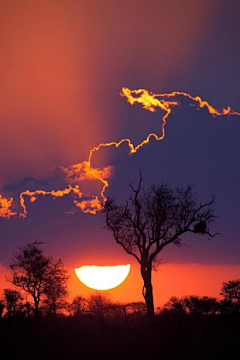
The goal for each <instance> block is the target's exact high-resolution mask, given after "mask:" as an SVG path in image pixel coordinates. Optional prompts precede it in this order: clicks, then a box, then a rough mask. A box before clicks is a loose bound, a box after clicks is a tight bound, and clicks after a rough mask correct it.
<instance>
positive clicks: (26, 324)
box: [0, 242, 240, 360]
mask: <svg viewBox="0 0 240 360" xmlns="http://www.w3.org/2000/svg"><path fill="white" fill-rule="evenodd" d="M10 271H11V276H10V278H9V279H8V280H9V281H10V284H11V286H12V288H6V289H4V290H3V293H2V295H1V296H0V338H1V341H2V344H3V346H4V347H5V348H6V349H8V358H10V359H19V357H23V358H24V359H32V358H33V357H34V359H37V360H38V359H43V358H44V359H79V357H81V358H83V359H113V358H114V359H115V358H116V359H146V358H147V359H159V358H160V357H161V358H164V359H167V360H168V359H169V360H170V359H192V358H193V357H194V358H195V359H199V360H200V359H202V358H203V356H205V354H206V353H207V354H208V355H209V356H212V358H216V359H222V358H226V357H228V356H230V355H231V353H235V352H236V351H239V336H240V334H239V320H240V278H239V279H232V280H229V281H227V282H224V283H223V284H222V287H221V289H220V293H219V297H218V298H213V297H208V296H201V297H200V296H196V295H191V296H185V297H182V298H177V297H175V296H173V297H171V298H170V299H169V301H168V302H167V303H166V304H165V305H164V306H162V307H161V308H158V309H157V310H156V311H155V317H154V318H153V319H149V316H148V312H147V305H146V303H145V302H129V303H124V304H123V303H119V302H114V301H112V300H111V299H110V297H109V296H108V295H106V293H105V292H100V291H98V292H95V293H92V294H91V295H90V296H89V297H87V298H85V297H83V296H81V295H78V296H76V297H74V298H72V299H70V298H69V296H68V289H67V286H68V274H67V270H66V267H65V266H64V263H63V261H62V260H61V259H59V260H54V259H53V258H52V257H48V256H46V255H45V254H44V252H43V249H42V247H41V243H39V242H34V243H30V244H27V245H26V246H24V247H22V248H20V249H19V252H17V253H15V254H14V258H13V261H12V263H11V265H10ZM196 349H197V351H196ZM79 354H80V355H81V356H80V355H79Z"/></svg>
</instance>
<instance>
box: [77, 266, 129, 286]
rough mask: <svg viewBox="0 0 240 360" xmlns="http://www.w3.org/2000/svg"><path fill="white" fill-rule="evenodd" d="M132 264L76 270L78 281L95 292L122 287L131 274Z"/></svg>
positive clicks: (88, 267) (83, 267)
mask: <svg viewBox="0 0 240 360" xmlns="http://www.w3.org/2000/svg"><path fill="white" fill-rule="evenodd" d="M130 267H131V266H130V264H127V265H115V266H96V265H84V266H81V267H80V268H76V269H75V273H76V275H77V277H78V279H79V280H80V281H81V282H82V283H83V284H84V285H86V286H87V287H89V288H91V289H94V290H110V289H113V288H116V287H117V286H119V285H121V284H122V283H123V281H124V280H125V279H126V278H127V276H128V274H129V272H130Z"/></svg>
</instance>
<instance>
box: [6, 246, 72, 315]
mask: <svg viewBox="0 0 240 360" xmlns="http://www.w3.org/2000/svg"><path fill="white" fill-rule="evenodd" d="M40 245H41V243H39V242H37V241H36V242H34V243H30V244H27V245H26V246H24V247H21V248H20V249H19V252H18V253H16V254H14V259H13V261H12V263H11V265H10V269H11V277H10V278H9V279H8V281H10V282H11V283H12V284H13V285H14V286H16V287H17V288H20V289H21V290H23V291H24V292H25V293H26V294H27V295H30V296H31V298H32V300H33V309H34V313H35V315H38V314H39V305H40V303H41V302H42V301H43V300H45V305H46V302H47V303H48V305H49V307H51V309H52V308H54V310H53V312H55V311H56V309H57V307H59V305H60V302H61V300H62V298H63V297H65V295H66V282H67V279H68V277H67V274H66V270H65V269H64V266H63V263H62V261H61V260H58V261H54V260H53V259H52V257H50V256H45V255H44V253H43V249H42V248H41V247H40Z"/></svg>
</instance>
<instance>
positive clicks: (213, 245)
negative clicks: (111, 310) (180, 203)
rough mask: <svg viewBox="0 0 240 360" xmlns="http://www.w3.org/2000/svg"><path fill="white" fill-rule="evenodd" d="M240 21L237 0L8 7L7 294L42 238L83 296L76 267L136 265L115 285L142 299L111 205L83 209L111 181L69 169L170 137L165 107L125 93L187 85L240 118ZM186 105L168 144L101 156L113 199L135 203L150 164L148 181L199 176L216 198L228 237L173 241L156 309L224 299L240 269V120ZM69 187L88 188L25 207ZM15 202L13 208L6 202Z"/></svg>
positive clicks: (0, 150) (3, 166)
mask: <svg viewBox="0 0 240 360" xmlns="http://www.w3.org/2000/svg"><path fill="white" fill-rule="evenodd" d="M239 17H240V4H238V2H237V1H231V0H230V1H226V0H212V1H211V0H210V1H209V0H208V1H205V0H201V1H199V0H194V1H190V0H182V1H177V0H172V1H171V0H169V1H162V0H158V1H156V0H149V1H147V2H145V1H135V0H133V1H125V0H121V1H118V0H113V1H110V0H103V1H97V0H94V1H91V0H87V1H85V0H41V1H40V0H35V1H30V0H25V1H24V0H2V1H1V2H0V29H1V31H0V42H1V52H0V79H1V88H0V124H1V127H0V215H1V209H2V216H0V271H1V273H0V291H1V289H2V288H3V287H4V286H5V282H4V275H5V273H7V268H8V266H9V263H10V262H11V259H12V256H13V252H16V251H17V250H18V248H19V247H20V246H23V245H25V244H26V243H28V242H33V241H35V240H38V241H41V242H43V243H44V245H43V247H44V250H45V252H46V254H49V255H53V256H54V257H56V258H58V257H62V258H63V260H64V263H65V264H66V265H67V266H68V268H69V271H70V273H71V284H70V287H71V294H72V295H75V294H84V295H87V294H88V293H89V291H90V290H87V289H86V288H85V287H84V286H83V285H82V284H81V283H80V282H79V280H78V279H77V278H76V276H75V274H74V268H75V267H80V266H82V265H92V264H96V265H116V264H128V263H130V264H131V265H132V270H131V272H130V275H129V276H128V278H127V280H126V281H125V282H124V283H123V284H122V285H121V286H119V287H118V288H116V289H115V290H112V292H111V291H110V292H109V293H110V295H112V296H113V297H114V299H116V300H119V301H136V300H142V296H141V290H142V284H141V278H140V274H139V271H138V268H137V263H136V262H135V260H134V258H131V257H129V255H127V254H126V253H124V251H123V250H122V249H121V248H120V247H119V246H118V245H117V244H116V243H115V241H114V239H113V237H112V235H111V233H110V232H108V231H107V230H106V229H105V228H104V225H105V224H104V215H103V214H102V213H101V212H97V214H96V215H94V214H91V213H84V212H82V211H81V205H80V204H81V203H82V200H83V201H85V203H82V204H86V202H88V203H87V204H89V201H90V200H91V201H92V200H94V199H96V197H98V199H100V192H101V189H102V183H101V181H99V180H97V179H92V178H91V179H90V178H87V177H86V176H85V175H84V176H85V177H84V176H83V178H81V179H80V178H78V177H77V178H74V180H73V179H72V178H69V177H68V176H67V175H66V174H69V171H71V170H72V169H74V167H71V166H72V165H75V164H82V163H83V162H84V161H87V160H88V156H89V152H90V150H91V149H92V148H93V147H94V146H98V145H99V144H100V143H106V142H112V141H115V142H118V141H120V140H121V139H123V138H129V139H131V141H132V143H133V144H134V145H137V144H138V143H139V142H141V141H142V140H144V139H145V138H146V136H147V135H148V134H149V133H152V132H155V133H157V134H158V135H161V126H162V117H163V116H164V112H163V111H162V110H161V109H157V111H156V112H154V113H151V112H149V111H146V110H144V109H142V106H141V105H139V104H136V105H134V106H131V105H130V104H129V103H128V102H127V101H126V98H124V97H121V96H120V93H121V91H122V87H128V88H129V89H131V90H133V89H139V88H145V89H147V90H148V91H151V92H153V93H156V94H161V93H171V92H173V91H179V92H186V93H188V94H191V95H192V96H197V95H199V96H201V98H202V99H204V100H207V101H208V102H209V104H211V105H212V106H213V107H214V108H216V109H218V110H220V111H221V110H222V109H223V108H227V106H230V107H231V109H233V111H236V112H240V67H239V58H240V47H239V33H240V23H239ZM178 100H179V101H181V106H178V107H176V108H174V112H173V113H171V114H170V116H169V117H168V119H167V124H166V126H165V131H166V136H165V138H164V139H163V140H161V141H156V140H154V139H151V140H150V143H149V144H147V145H145V146H144V147H142V148H141V149H139V151H138V152H137V153H135V154H131V155H129V149H128V147H127V145H126V144H123V145H122V146H120V147H119V148H118V149H116V148H115V147H109V148H107V149H106V148H104V149H100V150H99V152H97V153H94V155H93V157H92V163H91V165H92V166H93V168H95V169H102V171H103V172H104V171H105V172H107V173H108V175H107V180H108V182H109V187H108V188H107V189H106V192H105V195H106V196H114V197H116V199H117V200H118V201H121V202H123V203H124V202H125V201H126V199H127V198H128V196H129V195H130V187H129V183H131V182H132V183H133V184H137V182H138V179H139V169H140V170H141V172H142V175H143V179H144V183H143V184H144V185H145V187H146V188H147V187H148V185H149V184H151V183H155V184H161V183H166V182H168V183H169V184H171V185H172V186H174V187H175V186H186V185H187V184H194V190H195V191H196V194H197V198H198V200H199V202H202V203H204V202H208V201H209V200H210V199H211V196H212V195H214V196H215V197H216V198H215V199H216V204H215V206H214V210H215V214H216V215H217V219H216V221H215V222H214V225H213V227H212V230H213V231H218V232H219V233H220V235H219V236H217V237H215V238H213V239H211V240H209V239H208V238H207V237H203V236H200V235H199V236H192V235H190V236H189V235H188V236H186V237H185V238H183V243H184V245H183V246H182V247H180V248H179V247H176V246H174V245H170V246H168V247H166V248H165V249H164V251H163V252H162V253H161V254H160V255H161V256H160V258H161V259H162V260H163V265H161V266H160V267H159V270H158V272H157V273H154V277H153V285H154V293H155V295H156V296H155V305H156V306H159V305H160V304H163V303H164V302H166V301H167V300H168V298H169V297H170V296H172V295H177V296H182V295H186V294H200V295H212V296H217V295H218V294H219V290H220V287H221V284H222V281H227V280H229V279H235V278H237V277H239V276H240V238H239V224H240V211H239V209H240V186H239V184H240V167H239V163H240V141H239V138H240V116H237V115H229V116H217V117H213V116H211V114H209V112H208V111H207V109H206V108H203V109H200V110H198V109H197V107H196V106H191V104H190V103H189V101H188V99H186V98H180V99H178ZM81 166H82V165H81ZM81 171H82V170H81ZM81 175H82V173H81ZM70 181H71V183H70ZM68 185H71V186H73V187H75V186H76V185H77V186H79V189H80V190H81V192H82V193H83V197H82V198H81V201H80V202H78V203H77V204H76V202H75V203H74V201H75V200H76V198H75V197H74V196H76V194H73V193H72V192H71V193H70V194H66V195H64V196H61V197H58V196H55V199H54V198H53V196H51V195H45V196H43V195H38V196H37V197H36V198H35V197H33V199H32V201H31V199H30V197H29V196H27V197H25V198H24V199H25V203H26V206H27V216H25V217H24V216H21V215H20V214H22V213H23V208H21V206H20V202H19V195H20V193H21V192H24V191H26V190H29V191H32V192H34V191H35V190H43V191H46V192H50V191H52V190H54V191H57V190H63V189H66V188H68ZM11 198H12V199H13V200H12V206H11V212H12V215H10V216H5V215H4V214H5V213H4V211H3V206H4V204H5V203H4V202H3V201H2V202H1V199H7V200H8V201H9V199H11ZM91 204H92V203H91ZM94 204H95V203H94ZM19 215H20V216H19Z"/></svg>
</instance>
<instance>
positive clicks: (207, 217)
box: [104, 173, 216, 317]
mask: <svg viewBox="0 0 240 360" xmlns="http://www.w3.org/2000/svg"><path fill="white" fill-rule="evenodd" d="M141 185H142V176H141V173H140V180H139V184H138V187H137V188H136V189H135V188H134V187H133V186H132V185H131V184H130V187H131V189H132V195H131V196H130V198H129V200H128V201H127V202H126V204H125V205H119V204H117V203H116V201H115V199H112V198H109V199H108V200H107V201H106V203H105V208H104V211H105V215H106V217H105V220H106V227H107V229H109V230H110V231H111V232H112V233H113V236H114V238H115V240H116V242H117V243H118V244H119V245H121V246H122V247H123V249H124V250H125V251H126V252H127V253H128V254H129V255H132V256H133V257H134V258H135V259H136V260H137V261H138V263H139V265H140V270H141V276H142V278H143V291H142V293H143V296H144V299H145V302H146V306H147V313H148V316H149V317H153V316H154V302H153V289H152V269H153V266H154V263H155V262H156V261H157V257H158V255H159V253H160V252H161V251H162V250H163V249H164V248H165V247H166V246H167V245H170V244H172V243H173V244H175V245H177V246H180V245H181V239H182V235H184V234H186V233H192V234H202V235H205V234H207V235H209V236H210V237H213V236H215V235H216V234H211V233H210V230H209V225H210V224H211V223H212V222H213V220H214V218H215V216H214V213H213V209H212V205H213V204H214V197H213V198H212V199H211V200H210V201H209V202H207V203H205V204H197V201H196V197H195V193H194V192H193V187H192V186H187V187H186V188H176V189H172V188H171V187H170V186H169V185H168V184H162V185H160V186H155V185H152V186H150V188H149V189H148V190H147V191H145V190H143V189H142V188H141Z"/></svg>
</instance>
